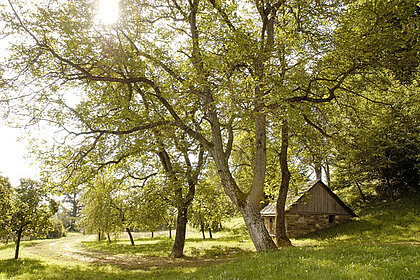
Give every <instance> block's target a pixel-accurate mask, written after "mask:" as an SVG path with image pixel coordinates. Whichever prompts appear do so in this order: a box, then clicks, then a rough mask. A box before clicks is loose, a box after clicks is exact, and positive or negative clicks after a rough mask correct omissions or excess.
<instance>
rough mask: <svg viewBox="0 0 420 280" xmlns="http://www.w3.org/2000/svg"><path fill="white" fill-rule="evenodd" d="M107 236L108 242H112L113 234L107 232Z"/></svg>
mask: <svg viewBox="0 0 420 280" xmlns="http://www.w3.org/2000/svg"><path fill="white" fill-rule="evenodd" d="M106 236H107V238H108V243H111V236H110V235H109V233H106Z"/></svg>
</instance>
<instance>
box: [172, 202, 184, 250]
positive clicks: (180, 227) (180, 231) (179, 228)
mask: <svg viewBox="0 0 420 280" xmlns="http://www.w3.org/2000/svg"><path fill="white" fill-rule="evenodd" d="M187 221H188V220H187V209H179V210H178V216H177V219H176V233H175V242H174V245H173V246H172V251H171V257H173V258H180V257H182V256H183V255H184V245H185V234H186V231H187Z"/></svg>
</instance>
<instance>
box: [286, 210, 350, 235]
mask: <svg viewBox="0 0 420 280" xmlns="http://www.w3.org/2000/svg"><path fill="white" fill-rule="evenodd" d="M349 220H350V215H341V214H340V215H328V214H306V213H300V214H290V213H286V231H287V234H288V236H289V237H297V236H302V235H305V234H307V233H310V232H314V231H317V230H320V229H324V228H328V227H331V226H334V225H338V224H342V223H345V222H347V221H349Z"/></svg>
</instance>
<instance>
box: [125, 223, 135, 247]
mask: <svg viewBox="0 0 420 280" xmlns="http://www.w3.org/2000/svg"><path fill="white" fill-rule="evenodd" d="M125 230H126V231H127V233H128V236H129V237H130V243H131V245H132V246H134V239H133V234H131V230H130V228H129V227H126V228H125Z"/></svg>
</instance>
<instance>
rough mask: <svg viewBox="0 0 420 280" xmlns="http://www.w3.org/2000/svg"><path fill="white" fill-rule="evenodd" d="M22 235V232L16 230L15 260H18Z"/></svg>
mask: <svg viewBox="0 0 420 280" xmlns="http://www.w3.org/2000/svg"><path fill="white" fill-rule="evenodd" d="M22 233H23V230H18V232H17V239H16V250H15V260H17V259H18V258H19V248H20V240H21V238H22Z"/></svg>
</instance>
